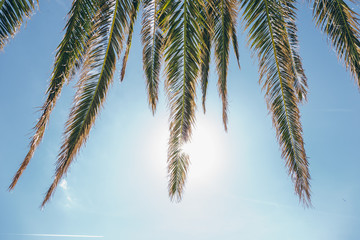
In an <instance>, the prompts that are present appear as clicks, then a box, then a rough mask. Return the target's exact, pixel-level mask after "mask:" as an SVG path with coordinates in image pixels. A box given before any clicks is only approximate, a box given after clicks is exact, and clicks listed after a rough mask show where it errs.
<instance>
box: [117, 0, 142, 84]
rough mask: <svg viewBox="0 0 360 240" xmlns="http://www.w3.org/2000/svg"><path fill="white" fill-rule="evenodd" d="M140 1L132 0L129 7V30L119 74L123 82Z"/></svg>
mask: <svg viewBox="0 0 360 240" xmlns="http://www.w3.org/2000/svg"><path fill="white" fill-rule="evenodd" d="M139 5H140V1H139V0H133V1H132V7H131V13H130V22H129V30H128V38H127V41H126V50H125V53H124V57H123V61H122V67H121V73H120V81H123V80H124V77H125V70H126V63H127V60H128V57H129V52H130V48H131V40H132V35H133V32H134V25H135V21H136V17H137V13H138V10H139Z"/></svg>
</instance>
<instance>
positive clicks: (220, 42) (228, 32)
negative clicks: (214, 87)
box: [214, 0, 238, 130]
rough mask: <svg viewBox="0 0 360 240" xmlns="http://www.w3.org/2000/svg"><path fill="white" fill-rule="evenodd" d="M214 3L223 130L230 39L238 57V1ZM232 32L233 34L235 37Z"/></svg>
mask: <svg viewBox="0 0 360 240" xmlns="http://www.w3.org/2000/svg"><path fill="white" fill-rule="evenodd" d="M214 5H215V10H214V14H215V21H214V44H215V57H216V68H217V72H218V76H219V79H218V90H219V94H220V97H221V99H222V103H223V123H224V127H225V130H227V121H228V117H227V108H228V101H227V70H228V65H229V46H230V41H231V39H233V41H235V44H234V49H235V53H236V56H237V58H238V52H237V42H236V31H235V26H236V19H237V12H238V3H237V1H236V0H216V1H215V4H214ZM233 34H235V38H234V37H233Z"/></svg>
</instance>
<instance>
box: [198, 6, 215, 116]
mask: <svg viewBox="0 0 360 240" xmlns="http://www.w3.org/2000/svg"><path fill="white" fill-rule="evenodd" d="M213 9H214V7H213V2H212V1H210V2H209V1H206V2H205V7H204V8H202V10H203V11H204V12H203V13H202V15H203V17H204V19H206V22H207V25H208V26H206V27H202V26H200V29H201V49H200V57H201V62H200V71H201V76H200V84H201V92H202V107H203V111H204V113H205V112H206V106H205V102H206V94H207V87H208V83H209V70H210V60H211V45H212V44H211V43H212V40H213V31H212V29H213V28H214V17H213V12H214V10H213ZM200 10H201V9H200Z"/></svg>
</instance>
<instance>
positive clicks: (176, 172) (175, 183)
mask: <svg viewBox="0 0 360 240" xmlns="http://www.w3.org/2000/svg"><path fill="white" fill-rule="evenodd" d="M188 167H189V156H188V155H187V154H185V153H175V155H174V156H171V157H170V160H169V164H168V175H169V184H168V190H169V196H170V199H171V201H175V202H180V201H181V199H182V195H183V192H184V188H185V182H186V175H187V171H188Z"/></svg>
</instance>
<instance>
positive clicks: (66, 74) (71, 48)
mask: <svg viewBox="0 0 360 240" xmlns="http://www.w3.org/2000/svg"><path fill="white" fill-rule="evenodd" d="M99 2H101V1H97V0H75V1H74V2H73V4H72V7H71V10H70V12H69V19H68V21H67V24H66V32H65V35H64V37H63V40H62V41H61V43H60V45H59V47H58V50H57V53H56V57H55V64H54V70H53V72H52V76H51V81H50V86H49V87H48V89H47V92H46V94H47V99H46V101H45V103H44V105H43V106H42V108H41V112H42V115H41V117H40V119H39V120H38V122H37V124H36V125H35V127H34V130H35V134H34V135H33V137H32V139H31V142H30V149H29V151H28V153H27V155H26V157H25V159H24V161H23V162H22V164H21V166H20V168H19V170H18V171H17V173H16V174H15V176H14V178H13V181H12V183H11V184H10V186H9V190H11V189H13V188H14V187H15V185H16V183H17V181H18V180H19V178H20V176H21V174H22V173H23V171H24V170H25V169H26V167H27V165H28V164H29V162H30V160H31V158H32V156H33V155H34V152H35V150H36V148H37V146H38V145H39V144H40V142H41V140H42V138H43V136H44V132H45V129H46V125H47V123H48V121H49V117H50V114H51V111H52V110H53V108H54V106H55V104H56V100H57V98H58V96H59V95H60V92H61V89H62V86H63V85H64V83H65V81H66V79H69V78H70V77H71V76H72V75H73V73H74V69H75V68H76V66H78V65H80V64H81V60H82V57H83V54H84V51H85V49H86V44H87V39H88V36H89V31H90V29H91V22H92V21H91V19H92V18H93V16H94V13H95V11H96V9H97V8H98V3H99Z"/></svg>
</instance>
